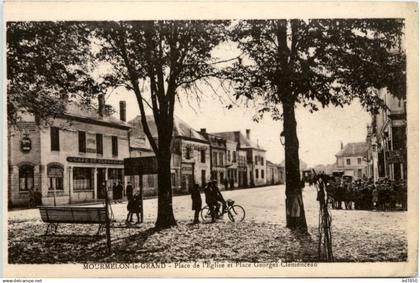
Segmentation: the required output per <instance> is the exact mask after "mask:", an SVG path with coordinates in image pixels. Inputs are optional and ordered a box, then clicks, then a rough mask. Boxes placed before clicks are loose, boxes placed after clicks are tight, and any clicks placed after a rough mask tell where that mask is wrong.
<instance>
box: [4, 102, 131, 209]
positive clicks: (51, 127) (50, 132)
mask: <svg viewBox="0 0 420 283" xmlns="http://www.w3.org/2000/svg"><path fill="white" fill-rule="evenodd" d="M101 101H102V100H101ZM101 101H100V103H103V101H102V102H101ZM99 108H100V109H103V108H104V107H102V108H101V107H99ZM22 120H23V121H22V122H21V123H20V124H19V125H18V128H10V129H9V133H8V143H9V147H8V161H9V162H8V163H9V174H8V177H9V179H8V193H9V194H8V198H9V199H8V200H9V204H10V205H12V206H24V205H27V203H28V201H29V195H30V192H31V191H34V192H40V193H41V195H42V203H43V205H54V204H57V205H58V204H69V203H77V202H89V201H95V200H98V199H102V198H103V197H104V192H103V190H102V183H103V182H106V186H107V187H108V188H110V187H111V186H112V185H113V184H114V183H118V182H121V183H122V184H123V185H124V172H123V168H124V162H123V160H124V158H126V157H128V156H129V150H128V148H129V147H128V138H129V129H130V127H129V125H128V124H127V123H125V121H122V120H118V119H115V118H113V117H111V116H107V115H104V113H98V112H97V111H96V110H93V109H85V108H83V107H82V106H79V105H77V104H75V103H69V104H68V105H67V107H66V111H65V113H64V115H62V116H61V117H58V118H55V119H50V120H49V121H40V122H36V120H35V118H34V117H30V116H26V117H24V118H23V119H22Z"/></svg>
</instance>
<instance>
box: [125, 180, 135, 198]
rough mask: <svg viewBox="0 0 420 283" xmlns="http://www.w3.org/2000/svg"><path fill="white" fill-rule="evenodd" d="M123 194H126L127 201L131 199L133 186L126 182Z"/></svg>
mask: <svg viewBox="0 0 420 283" xmlns="http://www.w3.org/2000/svg"><path fill="white" fill-rule="evenodd" d="M125 194H126V196H127V200H128V202H130V200H132V199H133V186H132V185H131V183H130V182H128V184H127V187H126V188H125Z"/></svg>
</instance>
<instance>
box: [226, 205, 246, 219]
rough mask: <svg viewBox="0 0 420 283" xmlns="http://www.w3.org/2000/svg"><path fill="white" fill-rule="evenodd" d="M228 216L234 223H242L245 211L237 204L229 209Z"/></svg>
mask: <svg viewBox="0 0 420 283" xmlns="http://www.w3.org/2000/svg"><path fill="white" fill-rule="evenodd" d="M227 214H228V216H229V220H230V221H232V222H241V221H243V220H244V219H245V209H244V208H243V207H242V206H240V205H237V204H235V205H233V206H231V207H229V209H228V211H227Z"/></svg>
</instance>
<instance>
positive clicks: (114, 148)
mask: <svg viewBox="0 0 420 283" xmlns="http://www.w3.org/2000/svg"><path fill="white" fill-rule="evenodd" d="M112 156H118V137H116V136H112Z"/></svg>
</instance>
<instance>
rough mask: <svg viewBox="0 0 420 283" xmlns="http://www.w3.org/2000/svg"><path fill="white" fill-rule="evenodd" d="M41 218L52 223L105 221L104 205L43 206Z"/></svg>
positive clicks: (40, 208)
mask: <svg viewBox="0 0 420 283" xmlns="http://www.w3.org/2000/svg"><path fill="white" fill-rule="evenodd" d="M39 212H40V214H41V219H42V221H44V222H53V223H105V219H106V210H105V207H77V206H43V207H39Z"/></svg>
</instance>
